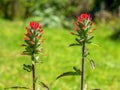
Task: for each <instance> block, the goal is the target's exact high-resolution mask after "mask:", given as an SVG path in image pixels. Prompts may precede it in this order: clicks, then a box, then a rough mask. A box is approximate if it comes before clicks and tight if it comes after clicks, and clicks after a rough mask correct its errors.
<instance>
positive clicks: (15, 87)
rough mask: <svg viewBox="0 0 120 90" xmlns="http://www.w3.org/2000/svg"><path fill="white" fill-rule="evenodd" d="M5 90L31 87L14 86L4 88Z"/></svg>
mask: <svg viewBox="0 0 120 90" xmlns="http://www.w3.org/2000/svg"><path fill="white" fill-rule="evenodd" d="M4 89H5V90H6V89H30V88H28V87H20V86H13V87H8V88H4Z"/></svg>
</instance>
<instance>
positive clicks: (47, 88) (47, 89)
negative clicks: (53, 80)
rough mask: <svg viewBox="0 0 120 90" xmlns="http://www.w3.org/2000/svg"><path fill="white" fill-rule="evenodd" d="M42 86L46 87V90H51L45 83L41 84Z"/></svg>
mask: <svg viewBox="0 0 120 90" xmlns="http://www.w3.org/2000/svg"><path fill="white" fill-rule="evenodd" d="M40 83H41V84H42V86H43V87H44V88H46V90H49V87H48V86H47V85H46V84H45V83H43V82H40Z"/></svg>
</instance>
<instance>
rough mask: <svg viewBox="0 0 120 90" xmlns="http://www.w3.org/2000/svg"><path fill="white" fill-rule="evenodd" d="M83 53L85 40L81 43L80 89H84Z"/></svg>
mask: <svg viewBox="0 0 120 90" xmlns="http://www.w3.org/2000/svg"><path fill="white" fill-rule="evenodd" d="M84 54H85V41H83V43H82V74H81V90H83V89H84Z"/></svg>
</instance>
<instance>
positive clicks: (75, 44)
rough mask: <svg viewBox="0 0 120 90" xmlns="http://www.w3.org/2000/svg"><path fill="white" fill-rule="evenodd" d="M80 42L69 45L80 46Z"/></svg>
mask: <svg viewBox="0 0 120 90" xmlns="http://www.w3.org/2000/svg"><path fill="white" fill-rule="evenodd" d="M81 45H82V44H77V43H73V44H70V45H69V47H71V46H81Z"/></svg>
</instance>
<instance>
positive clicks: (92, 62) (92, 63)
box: [90, 59, 95, 69]
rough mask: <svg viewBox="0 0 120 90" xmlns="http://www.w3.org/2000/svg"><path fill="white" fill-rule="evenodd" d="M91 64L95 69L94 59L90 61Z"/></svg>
mask: <svg viewBox="0 0 120 90" xmlns="http://www.w3.org/2000/svg"><path fill="white" fill-rule="evenodd" d="M90 64H91V66H92V69H95V63H94V61H93V60H92V59H91V60H90Z"/></svg>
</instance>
